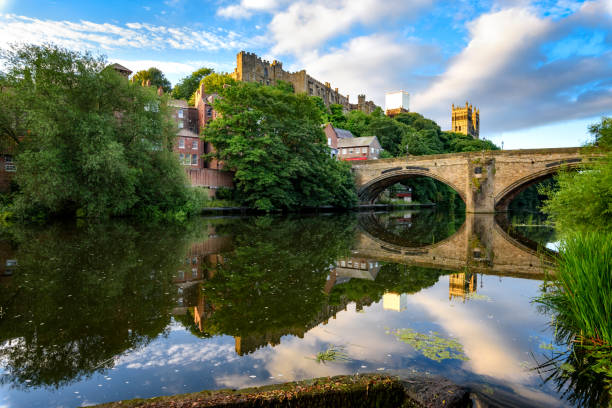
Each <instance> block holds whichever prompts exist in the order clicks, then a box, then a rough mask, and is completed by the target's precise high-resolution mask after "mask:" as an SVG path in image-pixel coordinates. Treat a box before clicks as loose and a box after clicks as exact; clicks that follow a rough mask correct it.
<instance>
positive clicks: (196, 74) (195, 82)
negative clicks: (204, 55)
mask: <svg viewBox="0 0 612 408" xmlns="http://www.w3.org/2000/svg"><path fill="white" fill-rule="evenodd" d="M213 72H214V71H213V70H212V69H210V68H205V67H203V68H200V69H198V70H196V71H193V72H192V73H191V75H189V76H186V77H185V78H183V79H181V80H180V81H179V82H178V84H176V85H174V88H172V98H174V99H183V100H185V101H188V100H189V99H190V98H191V95H193V94H194V93H195V91H196V90H197V89H198V86H199V85H200V81H201V80H202V79H203V78H204V77H206V76H208V75H210V74H212V73H213ZM192 106H193V104H192Z"/></svg>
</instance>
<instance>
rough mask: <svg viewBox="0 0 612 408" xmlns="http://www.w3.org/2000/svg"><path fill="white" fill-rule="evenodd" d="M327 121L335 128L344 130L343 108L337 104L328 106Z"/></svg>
mask: <svg viewBox="0 0 612 408" xmlns="http://www.w3.org/2000/svg"><path fill="white" fill-rule="evenodd" d="M329 112H330V113H329V121H330V122H331V124H332V125H334V126H335V127H337V128H341V129H344V127H345V125H346V117H345V116H344V106H342V105H339V104H337V103H332V104H331V105H329Z"/></svg>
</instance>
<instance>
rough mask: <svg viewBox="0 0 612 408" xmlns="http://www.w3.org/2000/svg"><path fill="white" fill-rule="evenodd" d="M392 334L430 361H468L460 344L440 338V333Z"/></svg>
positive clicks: (403, 332) (409, 331)
mask: <svg viewBox="0 0 612 408" xmlns="http://www.w3.org/2000/svg"><path fill="white" fill-rule="evenodd" d="M392 333H393V335H394V336H395V337H397V339H398V340H399V341H401V342H404V343H406V344H409V345H410V346H412V347H413V348H414V349H415V350H417V351H419V352H420V353H421V354H423V355H424V356H425V357H427V358H429V359H431V360H434V361H438V362H440V361H442V360H449V359H455V360H462V361H467V360H469V358H468V357H467V356H466V355H465V354H464V352H463V345H462V344H461V343H459V342H458V341H457V340H453V339H447V338H444V337H441V336H440V333H437V332H429V334H426V333H419V332H417V331H415V330H413V329H396V330H394V331H393V332H392Z"/></svg>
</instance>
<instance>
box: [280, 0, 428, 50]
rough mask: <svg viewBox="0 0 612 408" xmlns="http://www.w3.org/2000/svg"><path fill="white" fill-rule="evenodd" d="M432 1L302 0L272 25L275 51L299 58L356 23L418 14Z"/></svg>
mask: <svg viewBox="0 0 612 408" xmlns="http://www.w3.org/2000/svg"><path fill="white" fill-rule="evenodd" d="M430 3H431V0H415V1H411V2H407V1H404V0H389V1H386V2H384V3H381V2H380V1H377V0H359V1H354V0H327V1H324V0H310V1H307V0H302V1H298V2H295V3H293V4H291V6H290V7H289V8H288V9H286V10H284V11H282V12H279V13H277V14H276V15H275V16H274V18H273V19H272V21H271V22H270V25H269V30H270V33H271V35H272V38H273V39H274V41H275V43H276V44H275V45H274V47H273V49H272V52H274V53H278V54H294V55H300V54H302V53H304V52H311V51H313V50H315V49H316V48H317V47H319V46H320V45H322V44H324V43H325V42H326V41H327V40H328V39H330V38H332V37H334V36H336V35H339V34H343V33H346V32H348V31H349V30H350V28H351V27H353V26H354V25H356V24H373V23H376V22H379V21H381V20H382V19H384V18H387V19H392V18H396V17H399V16H400V15H403V14H405V13H407V12H408V11H411V12H413V13H414V12H415V11H417V10H419V9H421V8H422V7H423V6H425V5H428V4H430Z"/></svg>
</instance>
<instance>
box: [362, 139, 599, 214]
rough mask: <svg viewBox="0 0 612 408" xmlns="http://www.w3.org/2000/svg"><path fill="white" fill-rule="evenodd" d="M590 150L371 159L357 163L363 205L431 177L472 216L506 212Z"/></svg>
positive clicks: (586, 157) (583, 159) (589, 155)
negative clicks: (409, 182) (521, 195)
mask: <svg viewBox="0 0 612 408" xmlns="http://www.w3.org/2000/svg"><path fill="white" fill-rule="evenodd" d="M593 156H594V154H593V153H589V151H588V150H587V149H584V148H579V147H573V148H560V149H530V150H494V151H484V152H469V153H451V154H438V155H431V156H409V157H404V158H394V159H381V160H368V161H363V162H359V163H357V164H353V166H352V171H353V174H354V176H355V184H356V188H357V194H358V196H359V201H360V202H361V203H362V204H371V203H373V202H374V201H375V200H376V199H377V197H378V195H379V194H380V193H381V192H382V191H384V190H385V189H386V188H387V187H390V186H391V185H393V184H395V183H397V182H399V181H402V180H404V179H407V178H411V177H419V176H425V177H431V178H434V179H436V180H439V181H441V182H442V183H445V184H447V185H448V186H450V187H451V188H453V189H454V190H455V191H456V192H457V193H458V194H459V196H461V199H462V200H463V201H464V202H465V205H466V211H467V212H468V213H492V212H498V211H506V210H507V209H508V204H510V201H512V199H513V198H514V197H515V196H516V195H517V194H518V193H520V192H521V191H523V190H524V189H526V188H527V187H529V186H530V185H533V184H535V183H538V182H540V181H542V180H544V179H546V178H550V177H552V176H553V175H554V174H556V173H557V172H558V171H559V170H560V169H561V168H576V167H577V166H579V165H580V164H582V163H585V162H587V161H590V160H593V159H594V157H593Z"/></svg>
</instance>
